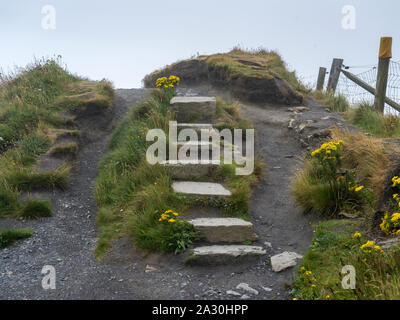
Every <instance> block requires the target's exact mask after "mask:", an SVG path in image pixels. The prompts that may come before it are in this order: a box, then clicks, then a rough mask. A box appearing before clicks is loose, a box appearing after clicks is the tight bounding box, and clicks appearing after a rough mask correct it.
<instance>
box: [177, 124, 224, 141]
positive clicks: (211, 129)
mask: <svg viewBox="0 0 400 320" xmlns="http://www.w3.org/2000/svg"><path fill="white" fill-rule="evenodd" d="M177 129H178V132H180V131H181V130H183V129H193V130H195V131H196V133H197V135H198V139H199V140H203V137H202V136H201V134H202V130H203V132H204V130H205V131H206V133H207V134H214V133H217V134H218V136H219V132H218V131H217V130H216V129H215V128H214V127H213V125H212V124H207V123H178V124H177ZM203 141H210V138H208V139H207V138H205V139H204V140H203Z"/></svg>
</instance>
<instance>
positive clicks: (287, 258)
mask: <svg viewBox="0 0 400 320" xmlns="http://www.w3.org/2000/svg"><path fill="white" fill-rule="evenodd" d="M302 258H303V256H301V255H299V254H297V253H296V252H287V251H286V252H283V253H281V254H278V255H275V256H273V257H271V266H272V270H273V271H274V272H280V271H282V270H285V269H287V268H290V267H294V266H295V265H296V264H297V260H298V259H302Z"/></svg>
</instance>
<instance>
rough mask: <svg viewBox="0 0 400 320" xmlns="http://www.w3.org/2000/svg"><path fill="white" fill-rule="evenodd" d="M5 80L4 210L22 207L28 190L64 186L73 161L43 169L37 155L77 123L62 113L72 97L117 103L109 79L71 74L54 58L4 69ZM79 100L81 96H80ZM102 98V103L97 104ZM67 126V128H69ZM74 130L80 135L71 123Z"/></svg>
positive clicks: (1, 118)
mask: <svg viewBox="0 0 400 320" xmlns="http://www.w3.org/2000/svg"><path fill="white" fill-rule="evenodd" d="M2 77H3V78H2V79H1V80H2V81H3V82H2V83H1V85H0V163H1V164H2V165H1V166H0V216H8V215H16V214H18V213H19V212H21V206H22V205H21V204H19V203H18V197H19V196H20V195H21V193H23V192H26V191H33V190H35V189H48V188H54V187H59V188H62V189H65V188H66V187H67V183H68V175H69V171H70V167H68V166H62V167H61V168H59V169H58V170H57V171H54V172H49V173H38V172H36V171H35V170H34V167H35V165H36V163H37V160H38V156H39V155H41V154H43V153H45V152H46V151H48V150H49V149H50V147H51V144H52V143H53V142H54V140H55V139H56V137H57V135H56V134H53V133H52V132H53V130H54V128H56V129H57V130H60V131H63V130H64V129H66V128H67V127H69V126H71V125H73V123H72V122H71V121H69V120H67V121H65V120H63V119H62V118H61V117H60V116H59V115H58V113H59V112H62V113H68V112H70V111H71V110H72V109H73V108H72V107H71V105H70V104H68V103H64V104H62V103H60V101H66V100H68V97H71V96H77V95H86V96H93V97H94V98H93V99H88V100H87V101H86V100H85V101H83V102H84V104H85V108H86V107H88V106H89V107H90V108H95V107H96V108H97V110H98V111H102V110H103V109H104V108H107V109H108V108H110V107H111V106H112V105H113V99H114V90H113V88H112V85H111V84H110V83H109V82H107V81H101V82H94V81H88V80H85V79H82V78H79V77H77V76H74V75H72V74H70V73H69V72H68V71H67V70H66V69H65V68H63V67H61V62H60V61H59V60H54V59H42V60H37V61H35V62H34V63H32V64H31V65H28V66H27V67H26V68H25V69H18V71H17V72H15V73H13V74H10V75H9V76H4V75H2ZM76 101H79V99H77V100H76ZM97 103H98V105H97ZM65 132H67V130H65ZM68 132H69V133H68V134H69V135H70V136H74V137H77V136H79V135H80V132H79V131H78V130H75V129H73V128H72V130H70V131H68ZM53 151H55V152H60V153H68V154H71V153H72V154H76V152H77V146H76V144H74V145H72V144H71V145H68V146H66V147H65V148H62V150H61V149H55V150H53Z"/></svg>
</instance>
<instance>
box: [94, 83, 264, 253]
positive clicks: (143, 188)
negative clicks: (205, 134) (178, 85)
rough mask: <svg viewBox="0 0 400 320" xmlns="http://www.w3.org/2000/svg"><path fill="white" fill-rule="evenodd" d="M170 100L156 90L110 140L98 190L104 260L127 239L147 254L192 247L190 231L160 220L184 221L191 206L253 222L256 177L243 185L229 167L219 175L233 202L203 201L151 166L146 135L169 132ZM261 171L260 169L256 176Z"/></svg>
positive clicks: (100, 245)
mask: <svg viewBox="0 0 400 320" xmlns="http://www.w3.org/2000/svg"><path fill="white" fill-rule="evenodd" d="M169 98H170V97H167V96H164V95H163V93H162V91H159V90H155V91H153V92H152V94H151V96H150V97H149V99H148V100H147V101H144V102H142V103H139V104H138V105H137V106H136V107H135V108H133V110H132V111H131V112H130V113H129V114H128V115H127V116H126V117H125V119H124V120H123V121H122V122H121V123H120V125H119V126H118V127H117V129H116V130H115V131H114V133H113V135H112V137H111V139H110V145H109V147H110V151H109V152H108V153H107V154H106V155H105V156H104V157H103V159H102V160H101V162H100V165H99V169H100V172H99V176H98V178H97V181H96V188H95V199H96V202H97V204H98V206H99V211H98V214H97V224H98V227H99V241H98V244H97V248H96V250H95V254H96V256H97V257H98V258H101V257H104V255H105V254H106V253H107V252H108V251H109V250H110V248H111V244H112V241H113V240H115V239H117V238H119V237H122V236H128V237H129V239H130V240H131V241H133V243H134V244H135V245H136V247H137V248H139V249H140V250H142V251H144V252H149V251H158V252H171V251H175V249H177V247H176V244H178V243H185V244H189V243H190V242H191V241H193V239H194V238H195V234H194V233H193V230H191V229H190V227H189V226H186V227H185V229H184V230H180V231H179V232H177V231H176V230H173V229H172V228H171V226H168V224H167V225H165V224H164V223H160V222H159V221H158V219H159V218H160V216H161V214H163V213H164V212H165V211H167V210H173V211H174V212H177V213H179V214H180V217H182V216H184V215H185V213H186V212H187V209H188V208H189V207H190V206H192V205H195V204H196V205H202V206H209V205H211V206H216V207H218V208H222V209H223V211H224V212H225V214H227V215H234V216H243V217H246V218H247V219H248V199H249V197H250V193H251V185H254V184H255V183H256V182H257V177H255V175H251V176H248V177H245V178H242V179H241V180H240V179H239V178H238V177H236V176H233V175H232V170H234V167H230V168H228V169H227V168H225V167H224V168H223V169H220V170H219V171H218V172H217V173H216V175H217V176H218V179H219V180H220V181H222V182H223V183H225V184H226V185H227V186H228V187H230V188H231V189H232V192H233V197H232V199H231V200H223V199H210V198H204V197H201V198H198V197H190V196H184V195H179V194H176V193H174V192H173V191H172V188H171V184H172V179H171V176H170V174H169V172H168V170H167V169H166V168H165V167H162V166H159V165H156V166H151V165H149V164H148V163H147V161H146V159H145V154H146V150H147V148H148V146H149V145H151V144H152V143H150V142H146V134H147V131H148V130H149V129H152V128H161V129H163V130H164V132H168V129H169V121H170V120H173V119H174V115H173V114H172V113H171V112H170V111H169ZM236 119H239V118H238V117H237V118H236ZM260 167H261V166H260V165H259V164H257V165H256V172H257V173H260ZM233 172H234V171H233ZM182 239H184V240H182ZM171 241H172V243H173V245H171ZM179 250H180V249H179ZM179 250H178V251H179Z"/></svg>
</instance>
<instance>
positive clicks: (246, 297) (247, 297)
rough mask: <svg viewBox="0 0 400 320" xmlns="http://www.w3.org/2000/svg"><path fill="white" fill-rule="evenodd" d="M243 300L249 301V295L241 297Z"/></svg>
mask: <svg viewBox="0 0 400 320" xmlns="http://www.w3.org/2000/svg"><path fill="white" fill-rule="evenodd" d="M240 299H241V300H249V299H250V297H249V296H248V295H247V294H244V295H242V296H241V297H240Z"/></svg>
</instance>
